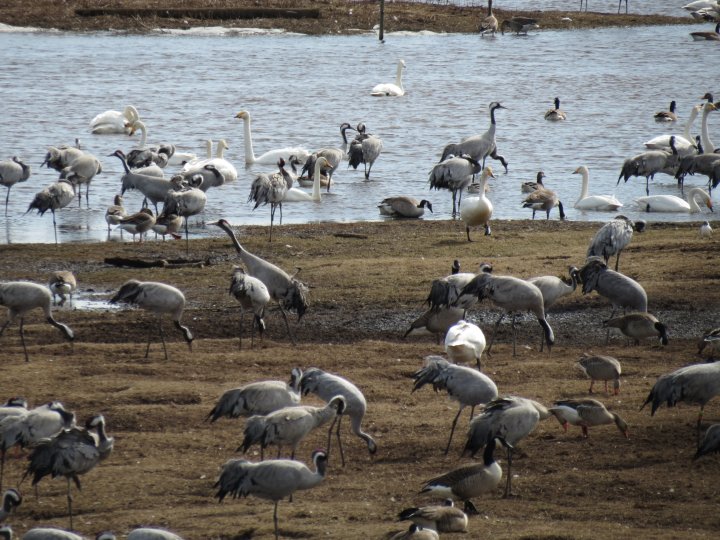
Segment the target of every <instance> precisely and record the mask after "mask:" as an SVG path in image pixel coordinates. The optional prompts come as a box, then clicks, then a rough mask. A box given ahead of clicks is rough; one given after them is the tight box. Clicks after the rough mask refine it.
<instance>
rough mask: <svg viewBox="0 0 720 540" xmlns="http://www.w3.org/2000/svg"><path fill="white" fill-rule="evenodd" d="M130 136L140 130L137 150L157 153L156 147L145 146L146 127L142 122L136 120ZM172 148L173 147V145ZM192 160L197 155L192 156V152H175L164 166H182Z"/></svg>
mask: <svg viewBox="0 0 720 540" xmlns="http://www.w3.org/2000/svg"><path fill="white" fill-rule="evenodd" d="M130 127H131V131H130V134H131V135H132V134H133V133H135V131H137V130H140V133H141V137H140V144H139V146H138V148H140V149H144V148H148V149H150V150H153V151H157V148H158V147H157V146H149V147H148V146H147V126H146V125H145V122H143V121H142V120H136V121H135V122H133V123H132V126H130ZM173 147H174V145H173ZM193 159H197V155H196V154H193V153H192V152H178V151H177V150H175V151H174V152H173V153H172V155H171V156H170V158H169V159H168V162H167V164H166V165H183V164H184V163H186V162H188V161H192V160H193Z"/></svg>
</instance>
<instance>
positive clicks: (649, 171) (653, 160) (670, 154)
mask: <svg viewBox="0 0 720 540" xmlns="http://www.w3.org/2000/svg"><path fill="white" fill-rule="evenodd" d="M679 164H680V158H679V157H678V152H677V148H676V147H675V135H672V136H671V137H670V151H667V150H647V151H645V152H643V153H641V154H637V155H635V156H633V157H631V158H628V159H626V160H625V161H624V162H623V166H622V169H621V170H620V175H619V176H618V180H617V183H618V184H619V183H620V180H623V179H624V180H625V182H627V181H628V180H629V179H630V177H631V176H644V177H645V194H646V195H650V180H654V179H655V175H656V174H657V173H665V174H668V175H670V176H675V175H676V174H677V170H678V165H679Z"/></svg>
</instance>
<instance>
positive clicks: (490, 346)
mask: <svg viewBox="0 0 720 540" xmlns="http://www.w3.org/2000/svg"><path fill="white" fill-rule="evenodd" d="M504 318H505V312H503V313H502V315H500V318H499V319H498V320H497V322H496V323H495V329H494V330H493V335H492V337H491V338H490V343H488V348H487V353H488V355H489V354H490V349H492V346H493V342H494V341H495V334H497V331H498V326H500V322H502V320H503V319H504Z"/></svg>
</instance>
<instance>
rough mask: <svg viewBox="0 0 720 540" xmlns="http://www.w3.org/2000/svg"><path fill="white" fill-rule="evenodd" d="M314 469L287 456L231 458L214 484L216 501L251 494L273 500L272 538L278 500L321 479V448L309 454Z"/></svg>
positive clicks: (324, 466) (324, 468) (324, 457)
mask: <svg viewBox="0 0 720 540" xmlns="http://www.w3.org/2000/svg"><path fill="white" fill-rule="evenodd" d="M312 461H313V463H314V465H315V471H311V470H310V469H309V468H308V467H307V465H305V464H304V463H300V462H298V461H293V460H290V459H273V460H269V461H261V462H259V463H252V462H250V461H247V460H244V459H231V460H229V461H227V462H225V464H224V465H223V466H222V472H221V473H220V478H219V479H218V481H217V482H216V483H215V486H214V487H216V488H218V492H217V498H218V500H219V501H220V502H222V500H223V499H224V498H225V497H226V496H227V495H231V496H232V497H233V498H237V497H247V496H249V495H252V496H254V497H259V498H261V499H267V500H270V501H273V503H274V511H273V524H274V526H275V539H276V540H277V539H278V538H279V537H280V536H279V531H278V515H277V509H278V502H280V500H281V499H284V498H285V497H289V496H291V495H292V494H293V493H295V492H296V491H298V490H305V489H312V488H314V487H315V486H317V485H318V484H319V483H320V482H322V481H323V480H324V479H325V475H326V472H327V454H326V453H325V452H324V451H322V450H316V451H314V452H313V453H312Z"/></svg>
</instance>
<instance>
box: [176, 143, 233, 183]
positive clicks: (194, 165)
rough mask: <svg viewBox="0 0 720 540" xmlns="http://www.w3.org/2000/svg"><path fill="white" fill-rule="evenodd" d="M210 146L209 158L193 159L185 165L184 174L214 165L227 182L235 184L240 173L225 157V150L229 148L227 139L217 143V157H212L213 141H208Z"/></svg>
mask: <svg viewBox="0 0 720 540" xmlns="http://www.w3.org/2000/svg"><path fill="white" fill-rule="evenodd" d="M206 144H207V145H208V154H209V157H207V158H204V159H193V160H191V161H188V162H187V163H185V165H183V169H182V170H183V172H194V171H197V170H198V169H202V168H204V167H205V165H214V166H215V168H216V169H217V170H218V171H220V173H222V175H223V176H224V177H225V181H226V182H234V181H235V180H237V177H238V172H237V169H236V168H235V166H234V165H233V164H232V163H230V162H229V161H228V160H227V159H225V158H224V157H223V154H224V152H225V150H226V149H227V148H229V147H228V144H227V142H226V141H225V139H220V140H219V141H218V143H217V150H216V151H215V152H216V155H215V157H212V141H211V140H208V141H206Z"/></svg>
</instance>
